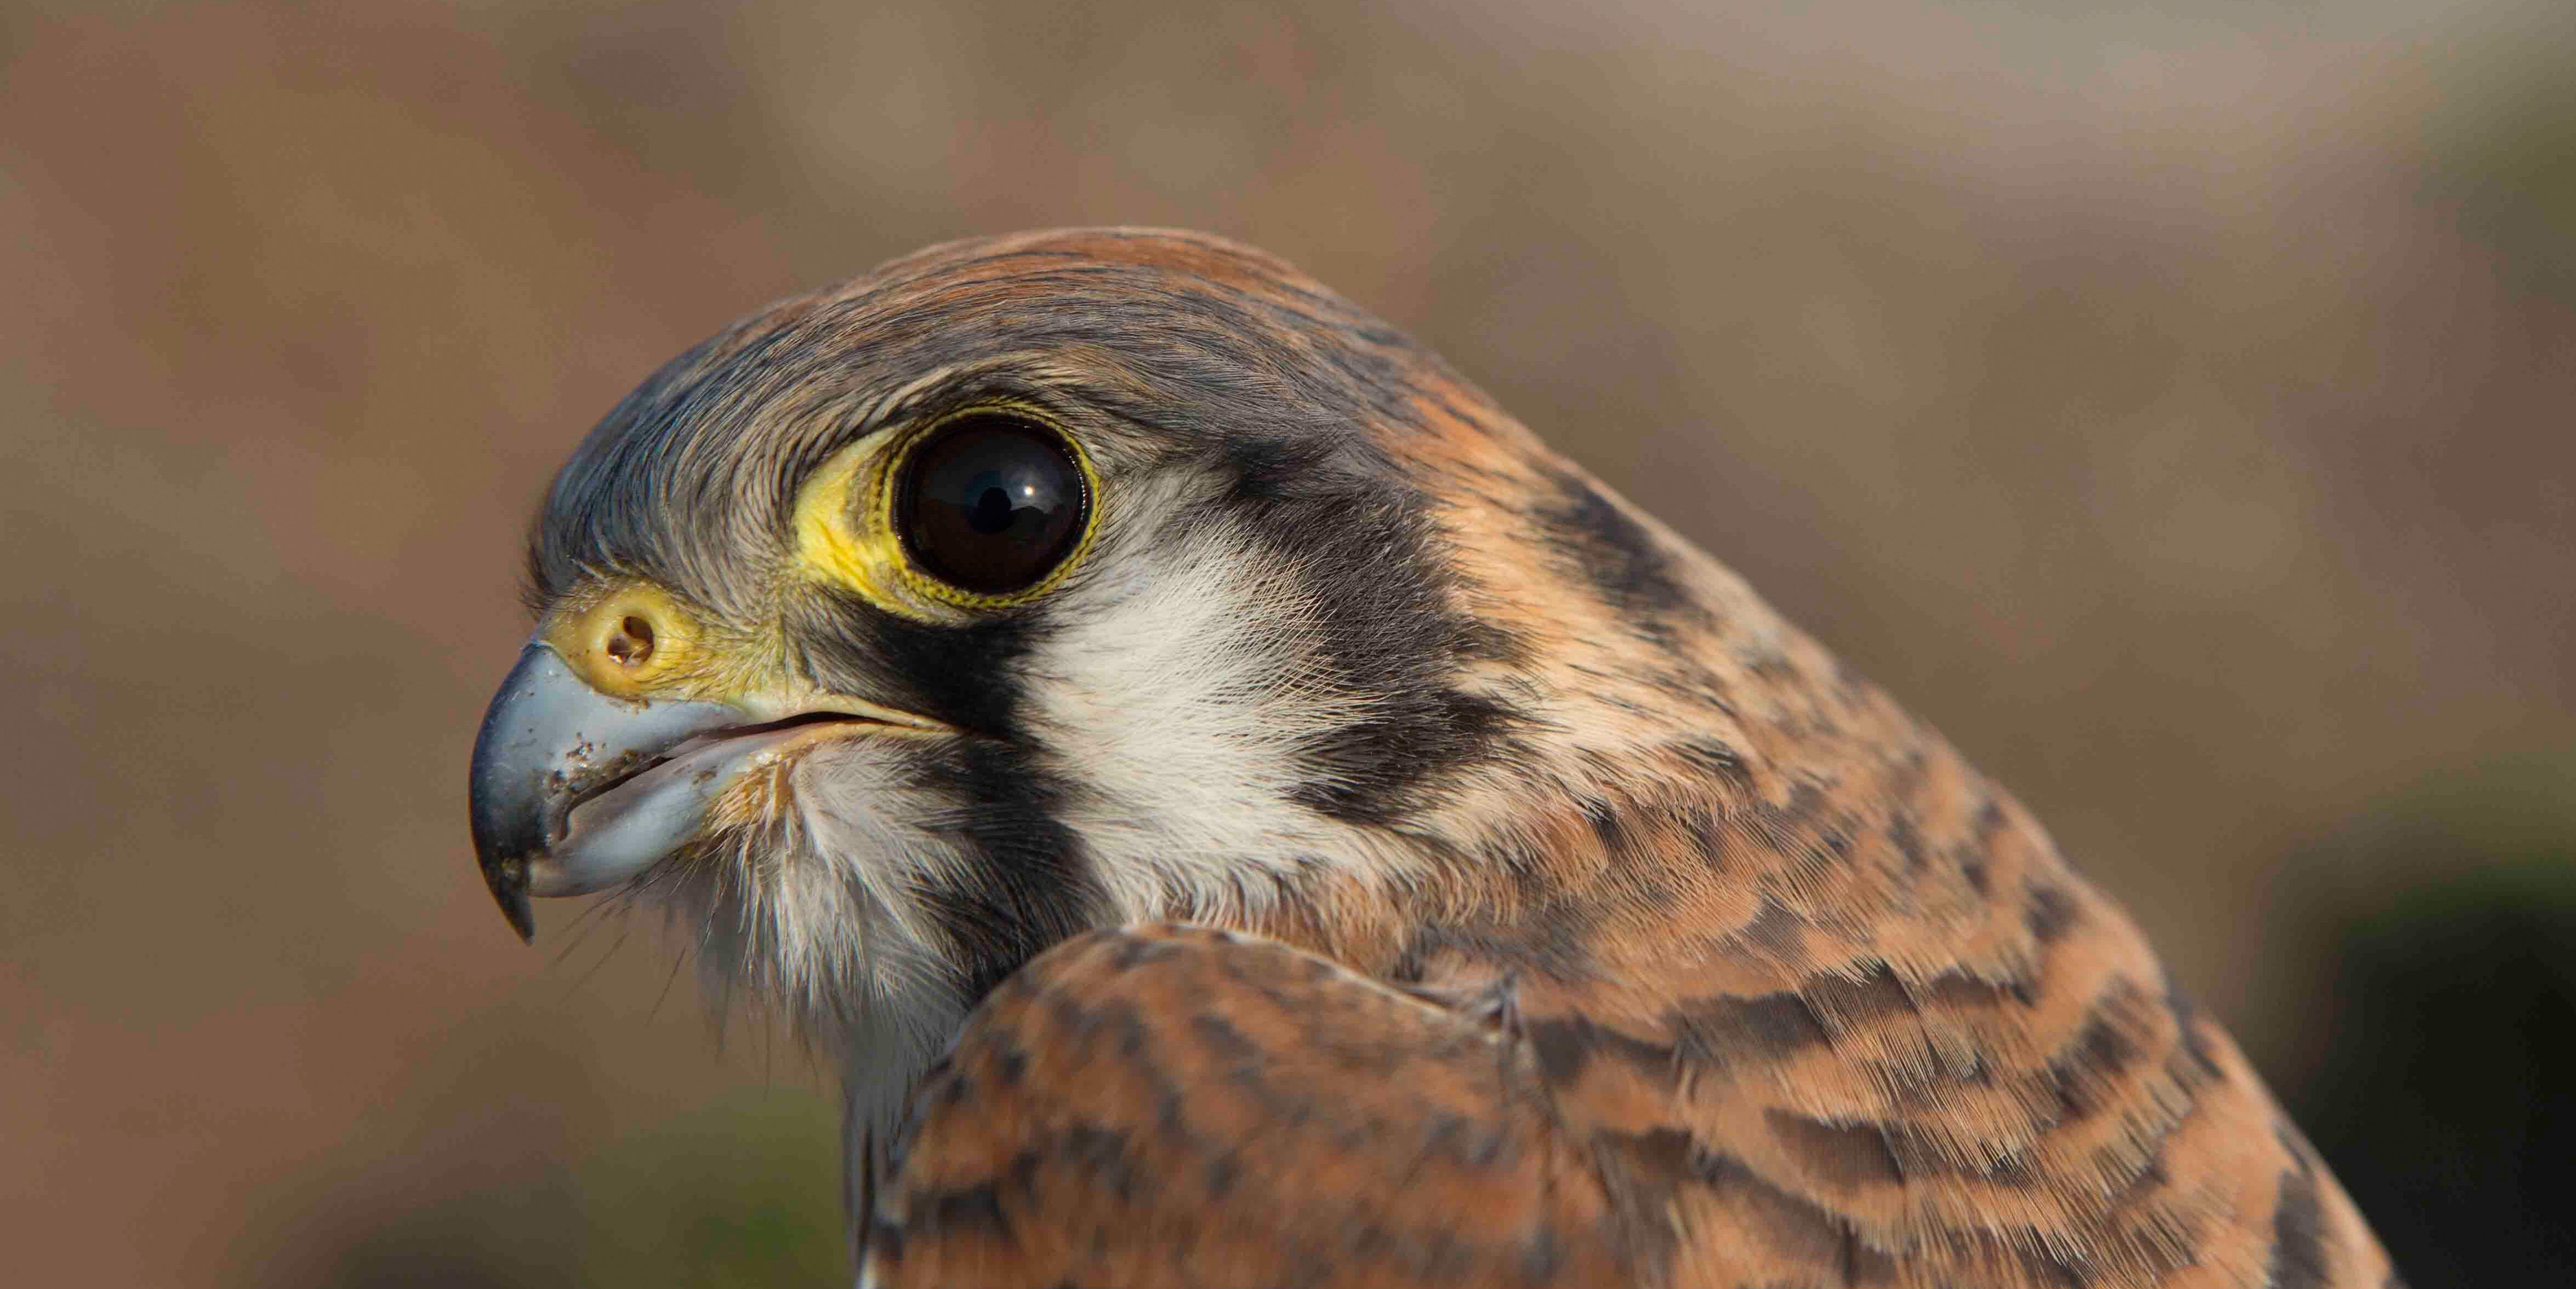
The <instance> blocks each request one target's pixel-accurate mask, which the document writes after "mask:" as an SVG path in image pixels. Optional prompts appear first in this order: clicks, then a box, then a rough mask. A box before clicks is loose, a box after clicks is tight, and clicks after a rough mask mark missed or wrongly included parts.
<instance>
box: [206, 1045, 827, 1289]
mask: <svg viewBox="0 0 2576 1289" xmlns="http://www.w3.org/2000/svg"><path fill="white" fill-rule="evenodd" d="M466 1100H469V1101H479V1100H482V1098H476V1097H468V1098H466ZM839 1141H840V1126H839V1120H838V1111H837V1109H836V1108H835V1107H834V1106H833V1105H832V1104H831V1102H830V1101H829V1100H828V1099H826V1098H824V1097H822V1096H820V1095H817V1094H816V1093H814V1092H813V1091H811V1090H809V1089H806V1088H802V1087H771V1088H746V1089H742V1090H738V1091H735V1092H732V1093H728V1094H726V1095H724V1096H723V1097H721V1098H719V1099H718V1100H716V1101H714V1102H711V1103H709V1104H707V1105H705V1106H702V1107H698V1108H695V1109H691V1110H688V1111H685V1112H683V1113H680V1114H678V1115H675V1116H673V1117H670V1118H667V1119H663V1120H661V1121H659V1122H651V1123H645V1124H641V1125H638V1126H637V1127H635V1128H634V1129H633V1130H632V1131H630V1132H627V1133H626V1134H624V1135H623V1136H620V1137H618V1138H617V1139H615V1140H614V1141H613V1142H612V1143H611V1144H610V1145H609V1146H607V1147H606V1148H604V1149H601V1150H599V1151H597V1152H596V1153H594V1154H592V1155H590V1156H589V1157H588V1158H584V1159H580V1160H577V1161H566V1160H565V1159H563V1158H561V1157H560V1156H559V1154H558V1153H557V1150H558V1149H559V1146H558V1145H557V1144H556V1143H555V1142H550V1141H548V1140H545V1139H543V1138H542V1136H541V1135H540V1134H532V1133H531V1132H530V1131H529V1130H528V1125H527V1124H526V1123H524V1122H520V1121H515V1120H508V1119H503V1120H499V1121H489V1122H478V1121H477V1120H475V1119H474V1118H472V1117H471V1116H453V1115H451V1116H443V1117H442V1116H437V1115H433V1116H432V1124H431V1126H430V1127H429V1128H428V1130H427V1131H425V1132H423V1133H421V1134H419V1135H418V1136H416V1137H413V1138H412V1139H410V1140H409V1141H407V1142H406V1143H404V1145H403V1146H402V1147H401V1148H399V1149H395V1150H391V1151H386V1152H383V1153H382V1154H381V1155H380V1156H379V1157H378V1158H376V1159H374V1160H372V1161H371V1162H369V1163H367V1164H361V1165H357V1166H354V1167H352V1166H349V1165H347V1164H346V1163H345V1162H343V1163H341V1164H336V1165H335V1164H327V1163H326V1164H324V1165H322V1166H321V1167H319V1168H317V1170H316V1171H315V1172H314V1173H313V1174H311V1175H309V1176H308V1177H306V1178H304V1179H302V1180H301V1181H300V1182H299V1183H298V1184H297V1185H296V1186H294V1187H292V1188H290V1190H289V1191H288V1192H287V1193H286V1194H284V1195H281V1197H280V1199H279V1201H278V1202H277V1203H276V1204H274V1205H273V1206H271V1209H270V1212H269V1220H268V1221H267V1222H266V1223H264V1224H263V1225H264V1227H265V1229H264V1230H262V1231H260V1232H257V1233H255V1234H254V1240H255V1243H254V1245H253V1248H252V1249H251V1250H250V1256H249V1257H247V1258H246V1259H245V1260H244V1261H243V1263H242V1264H241V1267H240V1272H239V1274H237V1275H236V1276H235V1277H233V1281H232V1282H233V1283H235V1284H239V1285H243V1286H252V1285H256V1286H259V1289H555V1287H557V1286H563V1285H656V1286H662V1285H669V1286H682V1287H688V1289H732V1287H734V1286H746V1287H747V1286H755V1285H756V1286H761V1287H762V1289H776V1287H793V1286H800V1285H818V1286H820V1285H828V1286H833V1287H834V1289H839V1287H840V1286H846V1285H847V1284H849V1282H850V1271H849V1265H848V1258H847V1256H846V1255H845V1254H844V1252H843V1249H842V1223H841V1213H840V1185H841V1182H840V1146H839ZM362 1150H364V1152H365V1153H369V1154H375V1153H377V1152H376V1151H375V1150H373V1149H372V1148H362ZM289 1196H291V1198H290V1197H289Z"/></svg>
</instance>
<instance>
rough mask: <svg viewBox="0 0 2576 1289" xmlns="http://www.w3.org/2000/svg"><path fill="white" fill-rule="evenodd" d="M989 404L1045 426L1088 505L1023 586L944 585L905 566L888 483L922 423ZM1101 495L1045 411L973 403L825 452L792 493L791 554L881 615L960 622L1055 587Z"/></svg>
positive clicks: (1080, 456) (1087, 532)
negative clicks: (1063, 549)
mask: <svg viewBox="0 0 2576 1289" xmlns="http://www.w3.org/2000/svg"><path fill="white" fill-rule="evenodd" d="M997 411H1007V412H1010V413H1012V414H1013V415H1015V416H1019V417H1022V418H1025V419H1027V420H1032V421H1036V422H1038V423H1039V424H1042V425H1047V426H1050V427H1053V428H1055V431H1056V434H1057V436H1058V437H1060V438H1061V439H1063V441H1064V444H1065V448H1066V450H1067V451H1068V452H1069V453H1070V454H1071V455H1072V457H1073V463H1074V467H1075V468H1076V469H1078V470H1080V471H1081V472H1082V483H1083V487H1084V489H1085V490H1086V491H1087V492H1088V493H1089V496H1090V504H1089V505H1088V506H1087V507H1086V508H1085V514H1084V516H1083V527H1082V535H1081V536H1080V537H1079V538H1077V539H1075V541H1074V546H1073V549H1072V550H1071V551H1070V552H1068V553H1067V554H1066V555H1065V557H1064V560H1063V561H1062V562H1061V563H1059V564H1057V565H1056V567H1055V570H1054V571H1053V572H1050V573H1048V574H1047V575H1046V576H1045V577H1043V578H1041V579H1039V580H1038V581H1037V583H1036V584H1035V585H1032V586H1030V587H1028V588H1026V589H1024V590H1019V591H1014V592H1011V593H1010V594H1008V595H985V594H980V593H977V592H974V591H969V590H965V589H963V588H961V587H956V586H951V585H949V584H948V583H946V582H943V581H941V580H939V579H938V578H936V577H932V576H931V575H930V574H928V573H925V572H923V571H922V570H921V569H919V568H918V567H916V566H915V565H914V564H913V562H912V557H911V555H910V553H909V552H907V551H906V550H905V549H904V543H903V535H902V534H901V533H900V532H898V531H897V530H896V527H895V517H894V509H895V485H896V483H897V482H898V481H899V480H900V479H901V478H902V477H903V468H902V467H903V463H904V460H905V458H906V457H907V456H909V455H910V453H911V451H912V449H913V448H914V447H915V446H916V445H918V444H920V443H922V442H923V441H925V440H927V439H928V438H929V437H930V434H931V432H932V431H934V430H937V429H938V428H940V427H941V426H943V425H946V424H947V423H949V422H950V421H953V420H956V419H958V418H959V417H963V416H973V415H977V414H982V413H990V412H997ZM1103 502H1104V498H1103V497H1102V495H1101V487H1100V474H1099V471H1098V469H1097V468H1096V467H1094V466H1093V465H1092V463H1091V456H1090V454H1089V453H1087V452H1085V451H1083V448H1082V443H1081V441H1080V440H1079V439H1076V438H1075V437H1074V436H1072V435H1070V434H1066V433H1065V432H1064V430H1063V428H1062V427H1060V426H1056V425H1055V422H1054V420H1053V418H1051V417H1048V416H1046V415H1044V414H1043V413H1041V412H1039V411H1037V410H1036V409H1034V408H1030V407H1026V406H1023V405H1019V404H978V405H976V406H974V407H969V408H964V409H961V410H959V411H956V412H953V413H951V414H949V415H948V416H945V417H942V418H940V419H938V420H936V421H930V422H926V423H924V424H921V425H917V426H910V427H907V428H905V429H901V430H897V431H895V432H893V433H890V434H879V435H871V436H869V437H868V438H865V439H862V440H860V441H859V442H857V443H853V444H851V445H850V446H848V447H846V448H843V449H841V450H840V451H839V452H838V453H835V454H834V455H833V456H832V457H831V458H830V459H829V460H826V461H825V462H824V463H823V465H822V466H821V468H819V469H817V470H815V471H814V473H813V474H812V475H811V476H809V477H808V478H807V479H806V481H805V484H804V487H803V488H801V489H800V490H799V491H798V492H797V494H796V553H797V558H798V559H799V560H800V561H802V562H803V564H804V566H805V570H806V572H808V573H809V574H811V575H812V576H815V577H817V578H821V579H823V580H825V581H828V582H833V583H835V584H838V585H840V586H844V587H847V588H849V589H850V590H853V591H856V592H858V593H859V594H860V595H861V596H863V597H865V598H866V599H867V601H868V602H869V603H871V604H874V605H876V606H877V607H878V608H881V609H884V610H885V611H887V612H889V613H894V614H898V615H901V616H903V617H907V618H910V619H912V620H914V621H916V622H932V623H956V622H963V621H966V620H967V619H968V618H969V617H970V616H971V615H972V614H973V613H974V612H976V611H978V610H990V609H1005V608H1010V607H1011V606H1013V605H1019V604H1026V603H1028V602H1029V601H1031V600H1034V599H1037V598H1038V597H1039V596H1042V595H1044V594H1046V593H1047V592H1048V591H1051V590H1053V589H1055V587H1056V585H1057V584H1058V583H1060V582H1062V581H1064V579H1065V576H1066V575H1067V574H1069V573H1071V572H1072V571H1073V570H1074V569H1075V568H1076V567H1077V566H1079V565H1080V564H1081V563H1082V560H1083V557H1084V556H1086V555H1089V554H1090V553H1091V542H1092V538H1093V536H1094V535H1095V534H1097V533H1098V532H1099V531H1100V512H1101V508H1102V505H1103Z"/></svg>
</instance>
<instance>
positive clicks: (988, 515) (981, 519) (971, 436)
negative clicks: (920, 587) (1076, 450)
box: [895, 413, 1091, 595]
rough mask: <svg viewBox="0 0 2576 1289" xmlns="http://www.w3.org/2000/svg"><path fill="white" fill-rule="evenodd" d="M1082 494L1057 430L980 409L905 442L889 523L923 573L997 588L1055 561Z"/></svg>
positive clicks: (970, 587) (1017, 585)
mask: <svg viewBox="0 0 2576 1289" xmlns="http://www.w3.org/2000/svg"><path fill="white" fill-rule="evenodd" d="M1090 502H1091V498H1090V495H1089V491H1088V489H1086V488H1085V486H1084V484H1083V478H1082V471H1081V469H1080V468H1078V467H1077V466H1075V464H1074V461H1073V451H1072V449H1071V448H1070V447H1069V446H1067V445H1066V443H1065V442H1064V439H1063V438H1062V436H1060V435H1058V434H1057V433H1056V432H1055V431H1053V430H1051V429H1049V428H1047V427H1046V426H1044V425H1040V424H1038V423H1036V422H1034V421H1030V420H1028V419H1026V418H1023V417H1018V416H1011V415H1008V414H1004V413H979V414H976V415H970V416H963V417H959V418H958V419H956V420H954V421H951V422H949V423H948V424H946V425H943V426H941V427H940V428H939V429H937V430H936V431H933V432H932V435H931V437H930V439H929V441H927V442H925V443H923V444H922V445H921V446H919V447H918V448H915V449H914V450H913V453H912V459H911V460H910V461H909V462H908V463H907V464H906V465H905V467H904V471H903V476H902V479H901V480H900V482H899V483H898V484H897V488H896V492H895V525H896V528H897V530H898V531H900V532H901V533H902V534H903V540H904V546H905V548H906V549H907V550H909V551H910V552H911V554H912V558H913V561H914V562H915V563H916V564H918V565H920V566H921V569H922V571H924V572H926V573H929V574H930V575H931V576H933V577H936V578H938V579H939V580H941V581H943V582H946V583H948V584H949V585H951V586H955V587H957V588H959V589H961V590H967V591H974V592H977V593H979V594H984V595H1003V594H1008V593H1010V592H1012V591H1018V590H1024V589H1026V588H1028V587H1030V586H1033V585H1035V584H1036V583H1037V582H1039V581H1040V580H1041V579H1043V578H1045V577H1046V575H1047V574H1049V573H1051V572H1054V571H1055V567H1056V566H1057V565H1058V564H1061V563H1063V562H1064V558H1065V556H1066V555H1068V554H1070V553H1071V552H1072V550H1073V546H1074V543H1075V541H1076V539H1077V538H1079V537H1080V535H1081V533H1082V523H1083V512H1084V510H1085V509H1086V508H1087V507H1088V506H1089V505H1090Z"/></svg>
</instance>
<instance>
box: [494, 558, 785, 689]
mask: <svg viewBox="0 0 2576 1289" xmlns="http://www.w3.org/2000/svg"><path fill="white" fill-rule="evenodd" d="M540 635H541V636H542V638H543V639H544V640H545V642H546V643H547V644H549V645H552V646H554V650H555V652H556V653H558V654H560V655H562V656H563V659H564V661H565V663H566V664H568V665H569V666H570V667H571V668H572V669H573V671H574V673H575V674H577V675H579V676H580V677H581V678H582V680H583V681H585V682H587V683H588V684H589V685H590V687H591V688H593V689H596V690H598V691H599V692H601V693H603V694H607V695H609V696H611V697H613V698H628V699H636V700H642V699H646V698H695V699H722V698H725V697H728V696H730V695H731V694H732V693H735V692H738V691H739V690H740V688H741V686H742V683H743V682H744V681H745V680H746V679H747V677H744V676H742V675H740V674H738V673H739V672H740V671H741V669H742V668H741V663H742V662H743V661H744V660H745V652H746V651H741V650H736V649H730V648H724V647H721V646H720V645H719V644H718V642H715V641H711V640H709V639H708V638H707V631H706V628H705V625H704V623H703V621H702V619H700V618H699V616H698V615H697V614H696V613H694V612H692V611H690V610H689V608H688V607H687V606H685V605H683V604H681V603H680V602H679V601H678V600H677V599H675V598H673V597H672V596H671V594H670V593H669V592H666V591H664V590H662V589H661V588H660V587H657V586H653V585H651V584H649V583H644V582H614V583H608V584H604V585H600V586H596V587H594V588H592V589H590V590H589V591H588V592H587V593H585V594H581V595H577V596H574V597H572V598H571V599H569V600H568V601H566V602H565V603H564V604H562V605H560V606H558V607H557V608H556V609H555V610H554V611H553V612H552V613H550V614H549V615H547V620H546V624H545V627H544V630H543V631H542V632H540ZM749 652H750V653H753V654H755V655H756V653H757V652H758V651H749Z"/></svg>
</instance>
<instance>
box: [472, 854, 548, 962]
mask: <svg viewBox="0 0 2576 1289" xmlns="http://www.w3.org/2000/svg"><path fill="white" fill-rule="evenodd" d="M483 885H484V886H485V887H486V888H487V889H489V890H490V891H491V892H492V902H493V903H495V904H498V905H500V906H501V916H502V917H504V918H507V919H509V922H510V929H511V930H513V931H516V932H518V933H519V942H520V943H521V944H535V943H536V942H537V920H536V915H535V914H534V913H533V912H532V911H531V910H530V909H529V907H528V861H526V860H524V859H502V860H494V861H491V862H487V863H486V864H484V865H483Z"/></svg>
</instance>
